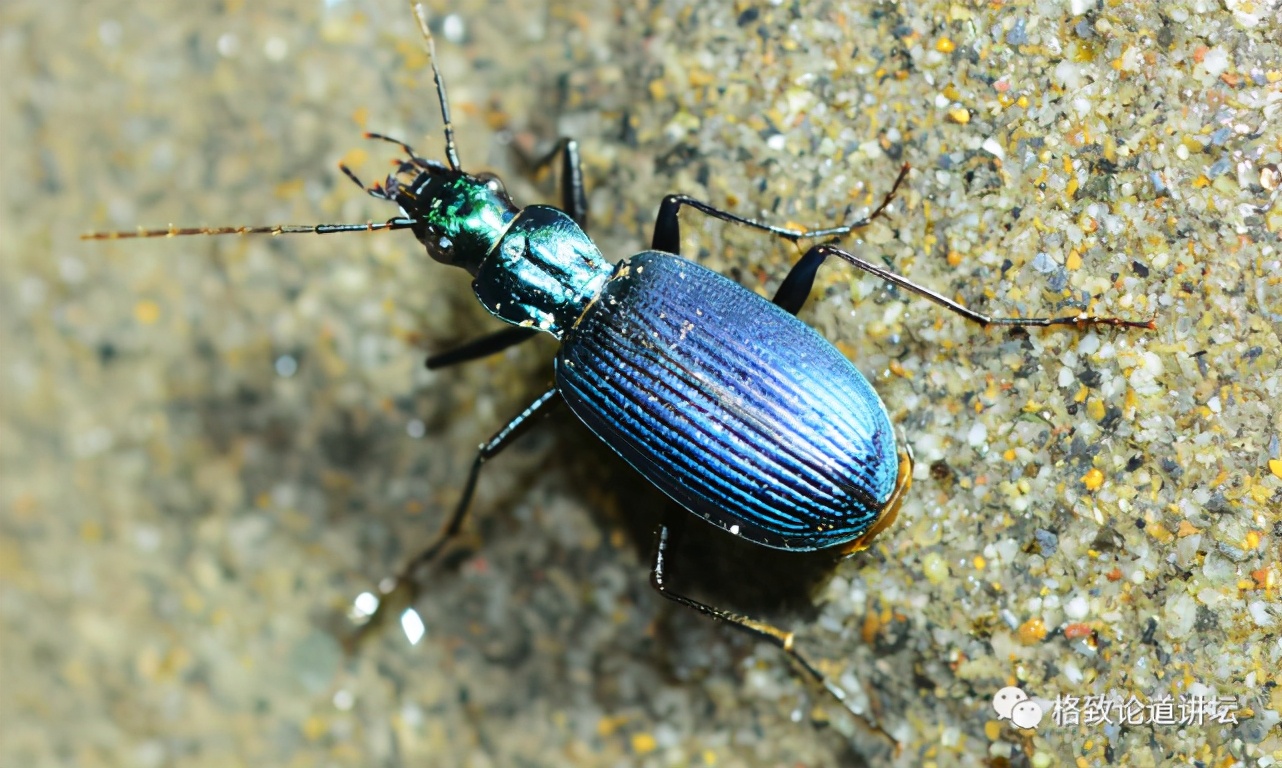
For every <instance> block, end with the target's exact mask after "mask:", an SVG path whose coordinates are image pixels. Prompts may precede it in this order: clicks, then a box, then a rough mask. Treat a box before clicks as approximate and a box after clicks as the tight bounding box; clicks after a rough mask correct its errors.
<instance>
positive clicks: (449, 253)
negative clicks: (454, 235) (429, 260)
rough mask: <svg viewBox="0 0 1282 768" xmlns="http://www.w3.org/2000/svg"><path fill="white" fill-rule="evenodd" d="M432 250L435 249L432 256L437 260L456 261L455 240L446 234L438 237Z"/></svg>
mask: <svg viewBox="0 0 1282 768" xmlns="http://www.w3.org/2000/svg"><path fill="white" fill-rule="evenodd" d="M431 250H432V251H433V253H432V256H434V257H435V258H436V260H437V261H443V262H446V263H449V262H452V261H454V241H453V240H451V239H449V238H448V237H446V236H445V235H441V236H440V237H438V238H436V244H435V245H434V246H432V249H431Z"/></svg>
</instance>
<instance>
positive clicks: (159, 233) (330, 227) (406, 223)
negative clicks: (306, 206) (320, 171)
mask: <svg viewBox="0 0 1282 768" xmlns="http://www.w3.org/2000/svg"><path fill="white" fill-rule="evenodd" d="M417 223H418V220H417V219H410V218H405V217H397V218H395V219H388V220H387V221H382V222H376V221H367V222H365V223H364V224H301V225H299V224H272V225H269V226H264V227H175V226H173V225H172V224H171V225H170V226H169V227H167V228H165V229H143V228H142V227H139V228H138V229H136V230H132V231H130V230H125V231H123V232H86V233H85V234H83V235H81V236H80V239H81V240H130V239H139V238H146V237H186V236H188V235H332V234H335V233H337V232H380V231H384V230H392V229H409V228H410V227H413V226H414V225H415V224H417Z"/></svg>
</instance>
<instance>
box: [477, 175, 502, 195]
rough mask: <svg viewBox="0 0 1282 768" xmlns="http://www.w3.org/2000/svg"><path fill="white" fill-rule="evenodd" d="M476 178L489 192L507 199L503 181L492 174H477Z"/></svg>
mask: <svg viewBox="0 0 1282 768" xmlns="http://www.w3.org/2000/svg"><path fill="white" fill-rule="evenodd" d="M476 178H477V179H478V180H479V181H480V182H481V183H482V184H484V185H485V186H486V188H487V189H489V190H490V191H491V192H493V193H495V194H498V195H502V196H504V197H507V188H506V187H504V186H503V180H502V179H500V178H499V177H498V176H495V175H494V174H492V173H478V174H477V175H476Z"/></svg>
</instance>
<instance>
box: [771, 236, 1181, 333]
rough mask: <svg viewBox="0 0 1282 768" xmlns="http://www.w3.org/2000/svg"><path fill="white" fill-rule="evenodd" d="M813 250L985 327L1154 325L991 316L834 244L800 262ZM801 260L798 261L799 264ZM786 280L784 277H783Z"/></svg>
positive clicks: (1150, 325)
mask: <svg viewBox="0 0 1282 768" xmlns="http://www.w3.org/2000/svg"><path fill="white" fill-rule="evenodd" d="M812 254H813V258H814V259H817V260H818V262H822V261H823V260H824V257H826V256H836V257H837V258H839V259H842V260H843V261H846V262H847V263H849V264H850V265H852V266H854V267H856V268H858V269H862V270H863V271H864V272H867V273H868V274H870V275H876V276H877V277H880V278H881V279H882V280H885V281H886V282H888V283H893V284H894V285H897V286H899V287H900V288H903V289H905V290H908V291H912V292H913V293H915V294H917V295H918V296H921V297H923V298H926V299H929V300H930V301H933V302H935V303H936V304H938V305H940V306H941V307H944V308H945V309H949V310H952V311H953V312H956V313H957V314H959V315H961V316H962V317H964V318H966V319H967V320H970V321H971V322H974V323H978V324H980V325H982V326H984V327H987V326H990V325H1019V326H1036V327H1041V328H1045V327H1049V326H1052V325H1075V326H1077V327H1078V328H1083V327H1085V326H1088V325H1111V326H1114V327H1122V328H1146V329H1148V330H1154V329H1156V328H1157V322H1156V318H1153V319H1149V320H1123V319H1121V318H1119V317H1095V316H1094V315H1088V314H1086V313H1084V312H1083V313H1081V314H1078V315H1073V316H1071V317H992V316H990V315H984V314H980V313H979V312H976V311H975V310H973V309H970V308H969V307H967V306H966V305H964V304H960V303H958V302H956V301H953V300H952V299H950V298H948V297H946V296H944V295H942V294H940V293H936V292H935V291H932V290H931V289H929V288H927V287H926V286H924V285H918V284H917V283H914V282H913V281H911V280H909V279H908V278H906V277H904V276H902V275H899V274H896V273H894V272H891V271H890V270H889V269H886V268H885V267H882V266H878V265H877V264H873V263H872V262H870V261H865V260H864V259H861V258H859V257H858V256H856V255H854V254H853V253H848V252H846V251H843V250H842V249H840V248H837V247H835V246H832V245H816V246H815V247H813V248H811V249H810V250H809V251H807V252H806V255H805V256H803V257H802V258H801V262H805V261H806V260H807V259H811V258H812ZM801 262H798V264H800V263H801ZM815 266H816V268H817V267H818V263H816V265H815ZM789 277H791V275H789ZM785 282H787V281H786V280H785Z"/></svg>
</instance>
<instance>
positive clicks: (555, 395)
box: [347, 387, 561, 650]
mask: <svg viewBox="0 0 1282 768" xmlns="http://www.w3.org/2000/svg"><path fill="white" fill-rule="evenodd" d="M560 394H561V393H560V392H558V391H557V389H556V387H553V388H552V389H549V390H548V391H547V392H544V393H543V394H541V395H539V396H538V398H537V399H535V401H534V402H533V403H530V405H529V406H527V407H526V408H525V410H523V411H521V413H520V414H518V415H517V417H516V418H514V419H512V420H511V421H509V422H508V423H507V425H506V426H504V427H503V428H502V429H500V430H499V431H498V432H496V433H495V434H494V436H493V437H491V438H490V439H489V440H487V441H485V442H484V443H482V444H481V446H480V449H479V450H478V451H477V453H476V459H475V460H474V461H473V462H472V469H471V470H470V471H469V472H468V473H467V482H466V483H464V484H463V495H462V496H461V497H459V500H458V503H457V504H456V505H455V506H454V511H453V512H452V513H451V514H450V517H449V520H447V521H446V523H445V526H444V527H443V528H441V532H440V533H438V534H437V535H436V540H435V541H433V542H432V543H431V544H430V545H429V546H428V547H427V548H426V549H424V550H423V551H422V552H419V553H418V554H417V555H415V556H414V558H413V559H411V560H410V561H409V562H408V563H406V564H405V567H404V568H402V569H401V570H400V572H399V573H397V574H396V575H395V576H393V577H391V578H388V579H384V580H383V582H382V583H380V584H379V592H380V593H381V594H380V595H379V598H378V607H377V608H376V609H375V610H374V612H373V613H371V614H370V615H369V617H368V619H367V620H366V621H365V623H364V624H362V625H361V626H360V627H359V628H358V629H357V630H356V632H355V633H354V635H353V636H352V637H351V638H349V639H348V642H347V645H348V648H349V650H351V649H354V648H355V647H356V646H357V645H359V644H360V642H361V641H362V640H364V639H365V637H367V636H368V635H369V634H370V633H371V632H372V631H374V630H375V629H376V628H377V627H379V626H380V625H382V624H383V623H384V621H385V620H386V619H387V617H388V616H389V615H391V614H398V615H399V614H400V612H401V611H403V610H404V609H406V608H408V607H409V606H410V605H411V604H412V603H413V602H414V599H415V598H416V597H417V596H418V589H419V585H418V583H417V579H416V576H417V574H418V572H419V571H420V570H421V569H422V568H424V567H426V566H427V565H429V564H431V563H432V561H434V560H435V559H436V558H437V556H439V555H440V554H441V552H442V551H443V550H444V549H445V547H446V546H448V545H449V544H450V543H451V542H453V541H454V539H456V538H457V537H458V535H459V532H460V531H461V530H462V529H463V521H464V520H465V519H466V518H467V512H468V508H469V507H470V506H471V504H472V495H473V494H474V493H475V492H476V481H477V479H478V478H479V477H480V474H481V467H482V466H484V465H485V462H486V461H488V460H489V459H491V458H493V457H495V456H497V455H498V454H499V453H500V452H502V450H503V449H504V448H506V447H508V446H509V445H511V444H512V443H513V442H514V441H515V440H516V439H517V438H518V437H520V436H521V435H523V434H525V433H526V432H528V431H529V429H530V427H531V426H533V424H534V418H535V417H536V416H542V415H545V414H547V413H549V412H550V411H551V410H552V408H553V407H554V406H556V405H557V404H559V403H560V402H561V397H560Z"/></svg>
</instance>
